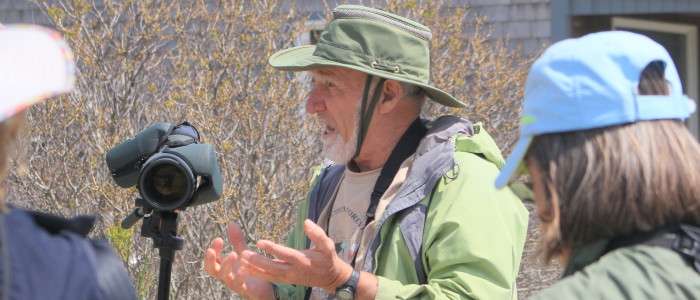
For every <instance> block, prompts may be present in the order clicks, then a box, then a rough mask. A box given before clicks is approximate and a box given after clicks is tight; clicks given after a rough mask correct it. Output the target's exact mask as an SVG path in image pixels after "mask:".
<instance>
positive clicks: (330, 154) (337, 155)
mask: <svg viewBox="0 0 700 300" xmlns="http://www.w3.org/2000/svg"><path fill="white" fill-rule="evenodd" d="M357 104H358V105H357V107H356V108H355V116H354V120H353V127H354V129H353V130H352V135H351V136H350V139H348V140H347V141H346V140H343V137H342V136H341V135H340V133H339V132H338V131H335V132H333V134H332V135H329V136H327V137H325V138H322V139H321V142H322V143H323V156H325V157H326V158H327V159H330V160H332V161H334V162H336V163H339V164H347V163H348V162H350V160H351V159H353V156H354V155H355V150H356V149H357V137H358V136H359V135H360V110H361V109H362V100H361V99H360V101H358V103H357Z"/></svg>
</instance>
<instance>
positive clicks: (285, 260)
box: [240, 220, 353, 294]
mask: <svg viewBox="0 0 700 300" xmlns="http://www.w3.org/2000/svg"><path fill="white" fill-rule="evenodd" d="M304 231H305V232H306V235H307V236H308V237H309V239H310V240H311V242H312V243H313V245H314V246H313V247H311V249H308V250H303V251H300V250H296V249H292V248H289V247H285V246H282V245H278V244H276V243H274V242H272V241H268V240H260V241H258V243H257V246H258V248H260V250H262V251H265V252H267V253H269V254H272V255H274V256H275V257H276V258H277V259H274V260H273V259H268V258H266V257H264V256H262V255H258V254H256V253H254V252H252V251H244V252H242V253H241V258H240V261H241V265H242V266H243V268H245V273H247V274H248V275H252V276H255V277H257V278H261V279H264V280H267V281H275V282H283V283H288V284H299V285H304V286H311V287H320V288H323V289H324V290H326V291H327V292H329V293H331V294H334V293H335V289H336V287H338V286H339V285H342V284H343V283H345V282H346V281H347V280H348V278H350V274H351V273H352V270H353V268H352V266H350V265H349V264H347V263H345V262H344V261H343V260H342V259H341V258H340V257H338V255H337V254H336V252H335V243H333V240H331V239H330V238H329V237H328V236H326V233H325V232H324V231H323V229H322V228H321V227H319V226H318V225H316V223H314V222H312V221H311V220H306V221H304Z"/></svg>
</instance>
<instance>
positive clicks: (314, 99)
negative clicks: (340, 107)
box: [306, 91, 326, 114]
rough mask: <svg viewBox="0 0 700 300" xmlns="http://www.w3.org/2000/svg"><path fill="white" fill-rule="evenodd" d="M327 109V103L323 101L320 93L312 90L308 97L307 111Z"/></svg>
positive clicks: (311, 112) (313, 112) (314, 111)
mask: <svg viewBox="0 0 700 300" xmlns="http://www.w3.org/2000/svg"><path fill="white" fill-rule="evenodd" d="M325 109H326V105H325V104H324V103H323V98H322V97H319V95H318V93H317V92H315V91H312V92H311V94H309V98H307V99H306V113H308V114H315V113H318V112H321V111H323V110H325Z"/></svg>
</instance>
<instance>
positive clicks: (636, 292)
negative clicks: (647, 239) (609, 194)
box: [534, 240, 700, 300]
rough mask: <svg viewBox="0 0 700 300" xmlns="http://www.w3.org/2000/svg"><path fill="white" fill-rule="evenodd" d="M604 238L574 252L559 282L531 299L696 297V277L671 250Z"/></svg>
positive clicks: (699, 295) (699, 278) (699, 293)
mask: <svg viewBox="0 0 700 300" xmlns="http://www.w3.org/2000/svg"><path fill="white" fill-rule="evenodd" d="M608 243H609V242H608V240H602V241H599V242H596V243H593V244H590V245H587V246H584V247H581V248H579V249H576V250H575V251H574V252H573V253H572V255H571V259H570V261H569V264H568V265H567V267H566V270H565V271H564V278H563V279H562V280H561V281H560V282H558V283H556V284H554V285H552V286H551V287H549V288H547V289H545V290H544V291H543V292H541V293H540V294H538V295H537V296H536V297H535V298H534V299H537V300H543V299H552V300H555V299H556V300H559V299H574V300H575V299H635V300H636V299H641V300H644V299H650V300H651V299H674V300H675V299H679V300H680V299H700V274H698V272H696V271H695V269H693V267H692V266H691V265H690V263H688V262H687V261H686V260H685V259H684V258H683V257H681V255H680V254H678V253H677V252H675V251H673V250H671V249H668V248H664V247H657V246H650V245H643V244H640V245H634V246H629V247H623V248H618V249H616V250H613V251H610V252H608V253H605V251H606V249H607V248H608Z"/></svg>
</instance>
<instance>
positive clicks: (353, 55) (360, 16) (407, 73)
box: [269, 5, 466, 107]
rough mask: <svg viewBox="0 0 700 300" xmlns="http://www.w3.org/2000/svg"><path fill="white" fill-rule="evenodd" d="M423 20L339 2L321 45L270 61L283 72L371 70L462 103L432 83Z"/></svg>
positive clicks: (454, 103)
mask: <svg viewBox="0 0 700 300" xmlns="http://www.w3.org/2000/svg"><path fill="white" fill-rule="evenodd" d="M431 37H432V34H431V33H430V29H429V28H428V27H425V26H424V25H423V24H420V23H417V22H414V21H411V20H409V19H406V18H402V17H399V16H397V15H394V14H390V13H387V12H384V11H381V10H376V9H372V8H368V7H363V6H357V5H341V6H338V7H337V8H336V9H335V10H333V20H331V22H330V23H328V25H327V26H326V29H325V30H324V31H323V33H322V34H321V37H320V39H319V41H318V44H317V45H309V46H300V47H294V48H290V49H286V50H282V51H280V52H277V53H275V54H274V55H272V57H270V60H269V62H270V65H271V66H272V67H274V68H276V69H280V70H285V71H311V70H316V69H321V68H327V67H344V68H349V69H353V70H357V71H360V72H364V73H367V74H370V75H375V76H379V77H383V78H386V79H391V80H396V81H400V82H406V83H410V84H415V85H417V86H420V87H421V88H423V89H424V90H425V91H426V93H427V95H428V97H429V98H430V99H432V100H433V101H435V102H438V103H440V104H442V105H446V106H450V107H464V106H466V105H465V104H464V103H463V102H461V101H459V100H457V99H455V98H454V97H452V96H451V95H450V94H448V93H446V92H444V91H442V90H440V89H438V88H435V87H432V86H431V85H430V84H429V82H430V51H429V43H430V39H431Z"/></svg>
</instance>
